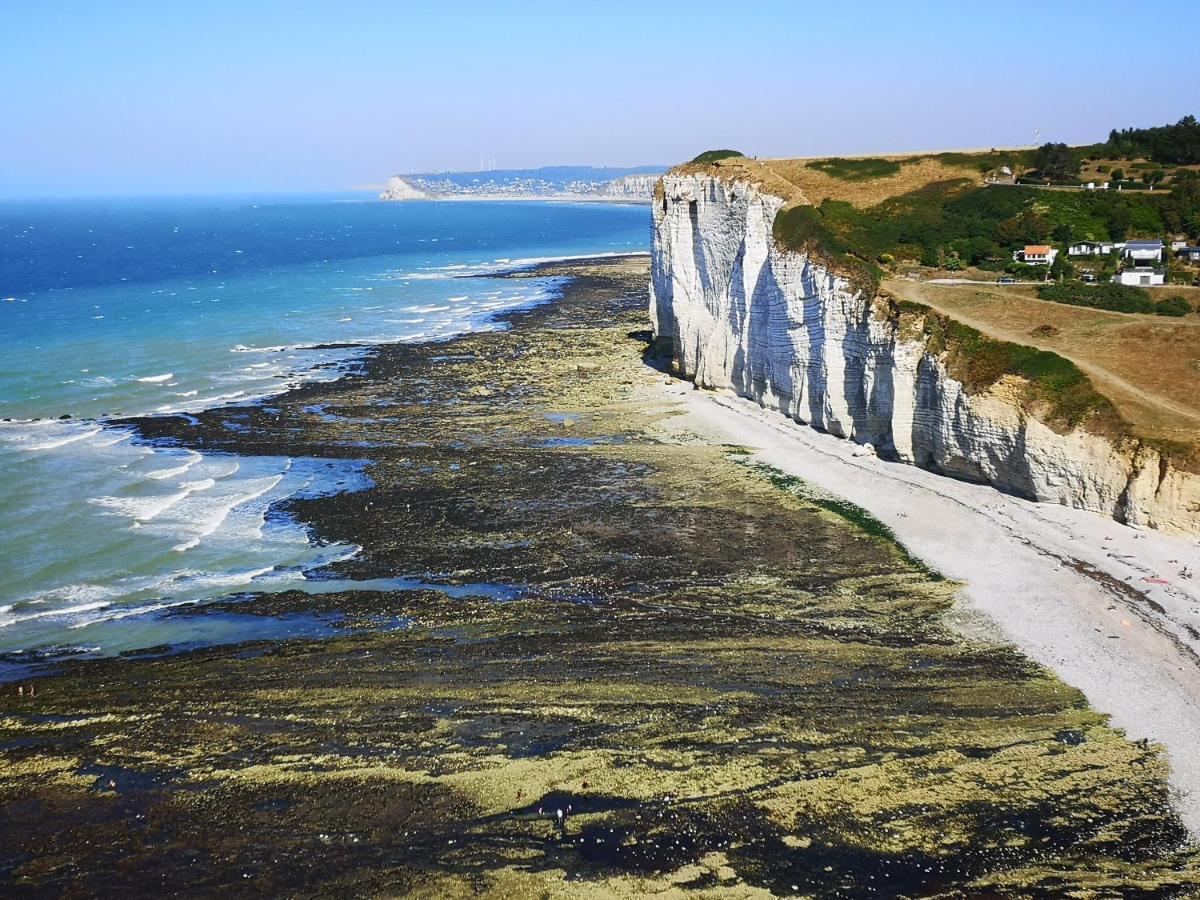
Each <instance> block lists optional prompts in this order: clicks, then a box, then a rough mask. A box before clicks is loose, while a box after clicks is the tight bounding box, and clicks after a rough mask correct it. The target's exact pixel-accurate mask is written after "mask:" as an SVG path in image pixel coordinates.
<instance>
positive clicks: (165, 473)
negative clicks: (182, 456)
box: [146, 450, 204, 481]
mask: <svg viewBox="0 0 1200 900" xmlns="http://www.w3.org/2000/svg"><path fill="white" fill-rule="evenodd" d="M187 454H188V455H187V459H186V461H185V462H184V464H183V465H181V466H173V467H172V468H170V469H157V470H155V471H153V472H147V473H146V477H147V478H153V479H155V480H156V481H161V480H162V479H164V478H174V477H175V476H176V475H182V474H184V473H185V472H187V470H188V469H190V468H191V467H192V466H194V465H196V463H198V462H200V460H202V459H204V457H203V456H201V455H200V454H199V453H197V452H196V451H195V450H188V451H187Z"/></svg>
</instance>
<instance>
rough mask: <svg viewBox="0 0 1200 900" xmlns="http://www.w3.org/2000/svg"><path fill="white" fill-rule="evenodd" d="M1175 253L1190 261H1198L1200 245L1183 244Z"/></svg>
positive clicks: (1199, 258) (1199, 259) (1199, 260)
mask: <svg viewBox="0 0 1200 900" xmlns="http://www.w3.org/2000/svg"><path fill="white" fill-rule="evenodd" d="M1175 255H1176V256H1178V257H1179V258H1180V259H1182V260H1185V261H1187V262H1190V263H1200V247H1188V246H1186V245H1184V246H1183V247H1180V248H1179V249H1178V251H1176V253H1175Z"/></svg>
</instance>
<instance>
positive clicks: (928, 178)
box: [675, 151, 1016, 208]
mask: <svg viewBox="0 0 1200 900" xmlns="http://www.w3.org/2000/svg"><path fill="white" fill-rule="evenodd" d="M1013 155H1014V156H1015V155H1016V152H1014V154H1013ZM1001 158H1002V156H1001V155H999V154H998V153H997V151H989V152H987V153H977V154H974V153H942V154H923V155H900V156H856V157H811V158H797V159H754V158H751V157H748V156H731V157H721V158H716V159H711V158H708V155H707V154H701V155H700V156H699V157H697V158H696V160H693V161H692V162H689V163H685V164H684V165H682V166H679V167H677V168H676V169H675V171H676V172H704V173H707V174H712V175H716V176H718V177H721V178H727V179H730V180H741V181H749V182H751V183H752V184H755V185H758V186H759V187H760V188H761V189H762V190H764V191H766V192H767V193H770V194H774V195H775V196H777V197H782V198H784V199H785V200H787V201H788V202H789V203H796V204H809V205H813V206H819V205H820V204H821V203H822V202H824V201H825V200H838V201H844V202H847V203H851V204H853V205H854V206H856V207H859V208H866V207H870V206H874V205H875V204H878V203H882V202H883V201H885V200H888V199H890V198H892V197H897V196H900V195H902V194H907V193H910V192H912V191H917V190H920V189H921V188H924V187H926V186H928V185H930V184H936V183H943V182H958V181H961V182H962V183H963V184H964V186H965V185H967V184H977V183H982V182H983V175H984V172H986V171H989V170H991V169H993V168H998V167H999V166H1000V165H1004V164H1005V163H1004V162H1002V161H1000V160H1001ZM1003 158H1007V157H1003Z"/></svg>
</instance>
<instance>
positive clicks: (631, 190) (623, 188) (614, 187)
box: [604, 175, 661, 200]
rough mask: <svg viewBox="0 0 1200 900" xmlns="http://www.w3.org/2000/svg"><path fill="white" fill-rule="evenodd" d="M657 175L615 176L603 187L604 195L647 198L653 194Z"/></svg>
mask: <svg viewBox="0 0 1200 900" xmlns="http://www.w3.org/2000/svg"><path fill="white" fill-rule="evenodd" d="M660 177H661V176H659V175H625V176H623V177H621V178H615V179H613V180H612V181H610V182H609V183H608V184H607V185H605V187H604V196H606V197H628V198H630V199H631V200H649V199H650V198H651V197H653V196H654V186H655V185H656V184H658V179H659V178H660Z"/></svg>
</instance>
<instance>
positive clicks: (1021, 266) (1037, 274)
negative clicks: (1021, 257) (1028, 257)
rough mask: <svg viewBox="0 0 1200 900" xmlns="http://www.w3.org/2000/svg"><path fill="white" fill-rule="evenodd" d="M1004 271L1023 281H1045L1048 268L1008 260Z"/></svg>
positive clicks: (1048, 271)
mask: <svg viewBox="0 0 1200 900" xmlns="http://www.w3.org/2000/svg"><path fill="white" fill-rule="evenodd" d="M1004 271H1005V272H1007V273H1008V274H1009V275H1013V276H1015V277H1017V278H1020V279H1023V280H1024V281H1045V280H1046V276H1047V275H1048V274H1049V273H1050V270H1049V269H1048V268H1047V267H1046V266H1031V265H1027V264H1026V263H1019V262H1010V263H1009V264H1008V265H1006V266H1005V267H1004Z"/></svg>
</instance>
